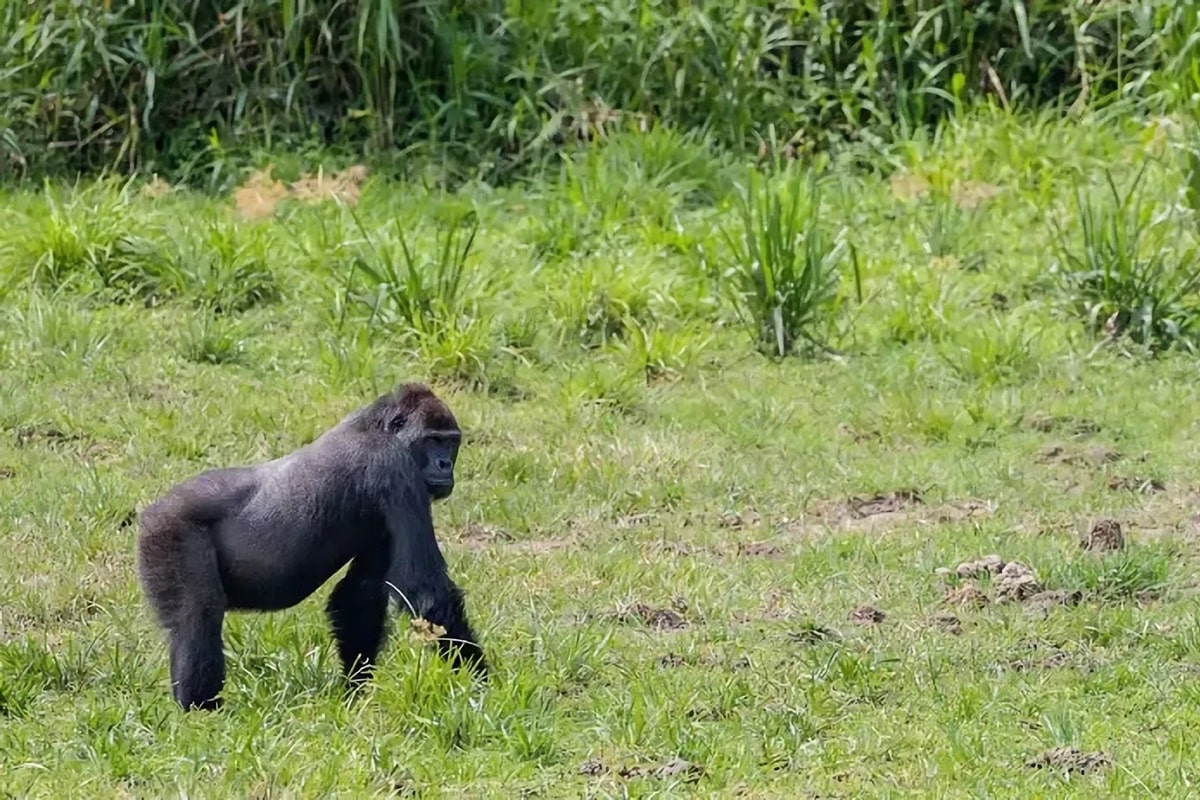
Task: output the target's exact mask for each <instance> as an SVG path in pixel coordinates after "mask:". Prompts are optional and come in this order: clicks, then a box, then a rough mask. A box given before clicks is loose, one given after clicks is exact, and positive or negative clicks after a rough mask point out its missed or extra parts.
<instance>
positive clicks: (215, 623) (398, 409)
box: [138, 384, 488, 709]
mask: <svg viewBox="0 0 1200 800" xmlns="http://www.w3.org/2000/svg"><path fill="white" fill-rule="evenodd" d="M459 440H460V432H459V428H458V423H457V421H456V420H455V419H454V416H453V415H452V414H451V413H450V411H449V409H447V408H446V406H445V405H444V404H443V403H442V401H441V400H439V399H438V398H437V397H436V396H435V395H434V394H433V393H432V392H431V391H429V389H427V388H426V387H424V386H421V385H415V384H410V385H405V386H401V387H399V388H398V389H397V390H396V391H394V392H390V393H388V394H386V395H384V396H383V397H380V398H379V399H378V400H376V401H375V402H374V403H372V404H370V405H368V406H365V407H364V408H361V409H359V410H357V411H355V412H353V413H351V414H349V415H347V416H346V417H345V418H344V419H343V420H342V421H341V422H340V423H338V425H336V426H335V427H334V428H332V429H331V430H329V431H327V432H326V433H325V434H324V435H322V436H321V437H320V438H318V439H317V440H316V441H314V442H312V443H310V444H308V445H306V446H304V447H302V448H300V449H299V450H296V451H295V452H293V453H291V454H289V455H286V456H283V457H281V458H277V459H275V460H273V461H269V462H266V463H263V464H257V465H254V466H248V467H231V468H227V469H217V470H210V471H208V472H204V473H201V474H199V475H196V476H194V477H192V478H190V479H188V480H186V481H184V482H182V483H180V484H178V485H176V486H174V487H172V488H171V489H170V490H168V491H167V492H166V493H165V494H164V495H163V496H162V497H161V498H159V499H158V500H157V501H155V502H154V503H152V504H151V505H150V506H148V507H147V508H145V509H144V510H143V511H142V513H141V514H140V515H139V536H138V567H139V577H140V580H141V584H142V587H143V590H144V592H145V594H146V598H147V600H148V602H149V604H150V606H151V607H152V608H153V610H154V612H155V615H156V616H157V618H158V621H159V623H160V624H161V625H162V627H163V628H164V629H165V630H166V632H167V636H168V639H169V642H170V667H171V683H172V686H173V692H174V696H175V699H176V700H177V701H178V703H179V704H180V705H181V706H183V707H184V708H201V709H213V708H217V707H219V706H220V704H221V700H220V698H219V694H220V691H221V688H222V686H223V685H224V682H225V660H224V655H223V653H222V649H221V626H222V622H223V620H224V616H225V612H226V611H242V610H245V611H274V610H278V609H283V608H288V607H291V606H294V605H296V604H297V603H299V602H300V601H301V600H304V599H305V598H306V597H308V596H309V595H311V594H312V593H313V592H314V591H316V590H317V589H318V588H319V587H320V586H321V585H322V584H324V583H325V582H326V581H327V580H328V579H329V578H330V576H332V575H333V574H334V573H335V572H337V571H338V570H339V569H341V568H342V567H343V566H345V565H346V563H347V562H349V563H350V568H349V569H348V570H347V571H346V574H345V576H344V577H343V578H342V579H341V580H340V581H338V583H337V584H336V586H335V587H334V589H333V591H332V592H331V593H330V596H329V599H328V601H327V603H326V607H325V608H326V615H327V617H328V619H329V624H330V627H331V629H332V631H333V635H334V639H335V641H336V643H337V648H338V656H339V658H340V659H341V661H342V666H343V669H344V670H345V673H346V675H347V676H348V677H349V678H350V680H351V682H352V683H358V682H360V681H362V680H364V679H366V678H367V677H368V676H369V675H370V673H371V669H372V667H373V665H374V663H375V661H376V659H377V658H378V656H379V651H380V648H381V647H382V645H383V643H384V640H385V638H386V612H387V601H388V596H389V591H390V590H394V591H396V592H398V594H399V597H398V600H399V604H400V607H401V610H403V611H410V610H412V611H415V612H416V613H417V614H418V615H420V616H422V617H424V618H425V619H427V620H429V621H430V622H433V623H436V624H438V625H440V626H442V627H443V628H445V629H446V634H445V636H444V637H442V638H441V639H440V640H439V642H438V649H439V652H441V653H442V654H443V656H445V657H447V658H449V659H450V660H451V662H452V663H453V664H454V665H455V666H456V667H457V666H461V665H463V664H466V665H468V666H470V667H471V668H472V669H473V670H474V671H475V672H476V673H478V674H480V675H483V676H486V674H487V671H488V669H487V663H486V661H485V659H484V657H483V651H482V648H480V646H479V644H478V643H477V642H476V640H475V635H474V633H473V632H472V630H471V627H470V624H469V623H468V621H467V617H466V612H465V610H464V608H463V599H462V592H461V591H460V590H459V588H458V587H457V586H456V585H455V584H454V582H453V581H452V580H451V579H450V576H449V574H448V573H447V570H446V562H445V559H444V558H443V557H442V553H441V550H440V549H439V548H438V544H437V540H436V538H435V535H434V528H433V514H432V507H431V506H432V503H433V501H434V500H438V499H443V498H445V497H449V496H450V494H451V493H452V491H453V489H454V464H455V461H456V460H457V457H458V447H459ZM389 587H392V588H391V589H390V588H389Z"/></svg>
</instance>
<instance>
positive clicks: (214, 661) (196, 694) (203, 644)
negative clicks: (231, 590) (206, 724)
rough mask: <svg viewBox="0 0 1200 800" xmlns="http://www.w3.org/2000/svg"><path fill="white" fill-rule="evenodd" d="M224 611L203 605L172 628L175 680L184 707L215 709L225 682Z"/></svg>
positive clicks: (173, 673) (173, 686)
mask: <svg viewBox="0 0 1200 800" xmlns="http://www.w3.org/2000/svg"><path fill="white" fill-rule="evenodd" d="M223 617H224V613H223V612H222V611H220V610H219V609H218V610H216V611H214V610H211V609H203V610H200V611H197V612H195V614H194V616H193V617H192V618H191V619H189V620H187V621H185V622H183V624H181V625H179V626H177V627H175V628H173V629H172V630H171V631H170V638H171V647H170V658H171V684H172V691H173V693H174V695H175V700H176V701H177V702H178V703H179V705H181V706H183V708H184V709H188V710H190V709H193V708H197V709H200V710H202V711H215V710H216V709H218V708H220V707H221V698H220V697H219V695H220V693H221V687H222V686H224V684H225V652H224V650H223V649H222V643H221V623H222V621H223Z"/></svg>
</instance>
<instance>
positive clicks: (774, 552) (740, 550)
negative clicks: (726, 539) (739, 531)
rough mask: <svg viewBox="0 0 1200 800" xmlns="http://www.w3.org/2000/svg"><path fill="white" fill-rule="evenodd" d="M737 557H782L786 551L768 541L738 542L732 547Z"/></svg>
mask: <svg viewBox="0 0 1200 800" xmlns="http://www.w3.org/2000/svg"><path fill="white" fill-rule="evenodd" d="M733 554H734V555H735V556H737V557H738V558H782V557H783V556H785V555H787V553H786V552H785V551H784V550H783V548H781V547H776V546H775V545H773V544H771V543H770V542H738V543H737V545H735V547H734V553H733Z"/></svg>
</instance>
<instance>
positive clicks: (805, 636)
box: [787, 625, 842, 645]
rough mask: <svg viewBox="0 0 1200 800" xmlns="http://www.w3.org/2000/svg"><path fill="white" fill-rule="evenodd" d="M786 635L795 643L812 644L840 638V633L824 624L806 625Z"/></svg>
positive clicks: (834, 640)
mask: <svg viewBox="0 0 1200 800" xmlns="http://www.w3.org/2000/svg"><path fill="white" fill-rule="evenodd" d="M787 637H788V638H789V639H791V640H792V641H793V642H796V643H797V644H803V645H814V644H822V643H824V642H836V641H838V640H839V639H841V638H842V635H841V634H840V633H838V632H837V631H835V630H833V629H832V628H826V627H825V626H824V625H806V626H804V627H803V628H800V629H799V630H796V631H791V632H790V633H788V635H787Z"/></svg>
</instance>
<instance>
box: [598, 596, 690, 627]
mask: <svg viewBox="0 0 1200 800" xmlns="http://www.w3.org/2000/svg"><path fill="white" fill-rule="evenodd" d="M672 605H673V606H675V607H674V608H656V607H654V606H649V605H646V604H645V603H640V602H634V603H629V604H622V605H621V606H619V607H618V608H617V610H616V611H614V612H613V613H612V614H610V615H609V618H610V619H614V620H616V621H618V622H624V623H629V622H635V623H640V624H642V625H645V626H646V627H648V628H653V629H655V630H660V631H674V630H682V629H683V628H686V627H688V621H687V620H686V619H685V618H684V616H683V614H682V613H680V612H681V611H686V610H687V604H686V603H682V602H680V601H678V600H677V601H675V602H674V603H672Z"/></svg>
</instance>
